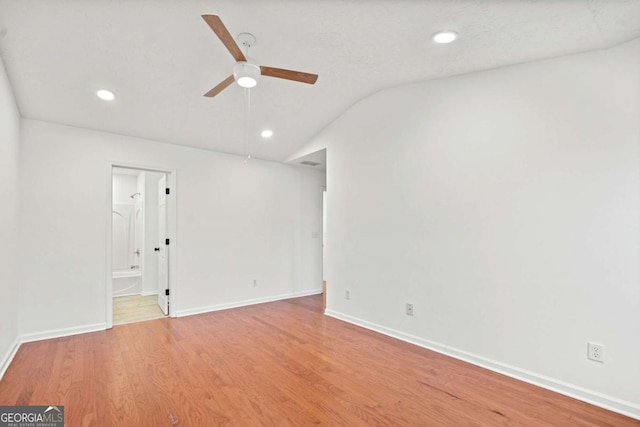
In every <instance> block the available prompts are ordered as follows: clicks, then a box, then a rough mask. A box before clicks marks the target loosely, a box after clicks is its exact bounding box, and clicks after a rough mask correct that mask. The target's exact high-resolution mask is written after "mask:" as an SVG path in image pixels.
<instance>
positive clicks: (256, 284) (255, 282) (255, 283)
mask: <svg viewBox="0 0 640 427" xmlns="http://www.w3.org/2000/svg"><path fill="white" fill-rule="evenodd" d="M256 286H258V281H257V280H256V279H253V287H254V288H255V287H256Z"/></svg>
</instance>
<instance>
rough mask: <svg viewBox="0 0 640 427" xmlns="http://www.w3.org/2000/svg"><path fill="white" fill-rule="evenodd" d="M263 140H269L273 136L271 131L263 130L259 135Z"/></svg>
mask: <svg viewBox="0 0 640 427" xmlns="http://www.w3.org/2000/svg"><path fill="white" fill-rule="evenodd" d="M260 135H261V136H262V137H263V138H271V137H272V136H273V131H272V130H270V129H265V130H263V131H262V133H261V134H260Z"/></svg>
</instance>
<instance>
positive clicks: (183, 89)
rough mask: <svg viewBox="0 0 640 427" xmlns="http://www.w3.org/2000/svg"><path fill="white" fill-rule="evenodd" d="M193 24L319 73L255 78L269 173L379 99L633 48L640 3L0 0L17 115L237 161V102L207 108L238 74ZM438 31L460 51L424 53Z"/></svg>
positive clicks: (3, 47)
mask: <svg viewBox="0 0 640 427" xmlns="http://www.w3.org/2000/svg"><path fill="white" fill-rule="evenodd" d="M202 14H216V15H219V16H220V17H221V18H222V20H223V22H224V23H225V25H226V26H227V28H228V29H229V32H230V33H231V34H232V35H233V36H234V37H235V36H237V35H238V34H239V33H241V32H251V33H253V34H254V35H255V36H256V37H257V43H256V45H255V46H254V47H253V48H252V49H251V50H250V52H249V56H250V57H252V58H253V59H255V60H256V61H257V62H258V63H259V64H262V65H269V66H274V67H281V68H290V69H293V70H299V71H306V72H312V73H317V74H319V76H320V77H319V79H318V82H317V83H316V84H315V85H313V86H311V85H306V84H301V83H295V82H290V81H286V80H280V79H273V78H262V80H261V81H260V83H259V85H258V86H257V87H256V88H255V89H253V90H252V91H251V117H250V132H249V134H250V144H251V151H252V154H253V156H254V157H258V158H263V159H271V160H278V161H282V160H284V159H286V158H287V157H288V156H289V155H291V154H292V153H293V152H295V151H296V150H297V149H298V148H300V147H301V146H302V145H304V144H305V143H306V142H308V141H309V139H310V138H312V137H313V135H315V134H316V133H317V132H318V131H320V130H321V129H322V128H323V127H324V126H326V125H327V124H328V123H330V122H331V121H332V120H333V119H335V118H336V117H337V116H338V115H340V114H341V113H342V112H343V111H344V110H346V109H347V108H348V107H349V106H350V105H352V104H353V103H355V102H357V101H358V100H360V99H362V98H363V97H366V96H367V95H369V94H371V93H374V92H376V91H378V90H381V89H384V88H387V87H391V86H396V85H401V84H405V83H410V82H416V81H422V80H428V79H433V78H438V77H443V76H448V75H455V74H461V73H468V72H472V71H477V70H483V69H489V68H493V67H499V66H504V65H509V64H514V63H519V62H526V61H531V60H535V59H540V58H547V57H553V56H558V55H563V54H567V53H572V52H580V51H585V50H592V49H598V48H603V47H608V46H611V45H614V44H617V43H621V42H623V41H627V40H629V39H632V38H635V37H638V36H640V0H627V1H624V0H609V1H606V0H475V1H472V0H455V1H454V0H449V1H445V0H437V1H435V0H434V1H429V0H387V1H384V0H369V1H367V0H305V1H295V0H258V1H242V0H222V1H198V0H193V1H175V0H172V1H169V0H164V1H163V0H157V1H151V0H120V1H116V0H93V1H88V0H68V1H62V0H47V1H36V0H20V1H18V0H0V55H1V56H2V58H3V60H4V63H5V66H6V67H7V71H8V74H9V78H10V80H11V83H12V86H13V88H14V91H15V94H16V98H17V101H18V107H19V109H20V112H21V114H22V115H23V116H24V117H28V118H34V119H40V120H47V121H52V122H57V123H62V124H68V125H73V126H79V127H83V128H89V129H97V130H103V131H108V132H114V133H118V134H124V135H131V136H137V137H143V138H149V139H154V140H157V141H164V142H170V143H174V144H182V145H187V146H193V147H201V148H205V149H210V150H216V151H222V152H229V153H238V154H242V153H243V150H244V143H243V129H244V118H243V112H244V102H245V101H244V94H243V91H242V89H241V88H240V87H238V86H237V85H235V84H234V85H232V86H231V87H229V88H228V89H226V90H225V91H223V92H222V93H221V94H220V95H218V96H217V97H215V98H205V97H204V96H202V95H203V94H204V93H205V92H207V91H208V90H209V89H211V88H212V87H213V86H215V85H216V84H217V83H219V82H220V81H222V80H223V79H224V78H226V77H227V76H228V75H230V74H231V71H232V67H233V65H234V60H233V58H232V57H231V55H230V54H229V52H228V51H227V50H226V49H225V48H224V47H223V45H222V43H221V42H220V41H219V40H218V38H217V37H216V36H215V34H214V33H213V32H212V31H211V29H210V28H209V27H208V26H207V25H206V24H205V22H204V21H203V20H202V18H201V17H200V15H202ZM442 29H451V30H455V31H457V32H458V33H459V34H460V38H459V40H458V41H456V42H455V43H453V44H450V45H436V44H434V43H432V41H431V35H432V34H433V33H434V32H436V31H438V30H442ZM99 88H107V89H110V90H112V91H114V92H115V93H116V96H117V98H116V100H115V101H114V102H112V103H106V102H104V101H101V100H99V99H97V98H96V96H95V91H96V90H97V89H99ZM263 128H270V129H272V130H273V131H274V136H273V137H272V138H271V139H270V140H268V141H265V140H262V139H261V138H260V136H259V132H260V131H261V130H262V129H263Z"/></svg>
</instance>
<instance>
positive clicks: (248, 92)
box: [244, 88, 251, 163]
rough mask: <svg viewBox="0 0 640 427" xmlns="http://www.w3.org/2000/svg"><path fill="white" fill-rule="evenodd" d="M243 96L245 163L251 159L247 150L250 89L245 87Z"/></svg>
mask: <svg viewBox="0 0 640 427" xmlns="http://www.w3.org/2000/svg"><path fill="white" fill-rule="evenodd" d="M244 94H245V97H246V99H247V102H246V105H245V110H244V154H245V156H246V158H245V160H244V162H245V163H247V161H248V160H251V153H250V151H249V120H250V119H251V114H250V113H251V89H248V88H246V89H245V90H244Z"/></svg>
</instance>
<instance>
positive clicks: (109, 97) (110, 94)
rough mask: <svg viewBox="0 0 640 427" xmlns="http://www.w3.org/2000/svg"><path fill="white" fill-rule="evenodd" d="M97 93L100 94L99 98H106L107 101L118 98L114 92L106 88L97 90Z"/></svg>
mask: <svg viewBox="0 0 640 427" xmlns="http://www.w3.org/2000/svg"><path fill="white" fill-rule="evenodd" d="M96 95H98V98H100V99H104V100H105V101H113V100H114V99H115V98H116V96H115V95H114V93H113V92H111V91H110V90H106V89H100V90H99V91H97V92H96Z"/></svg>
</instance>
